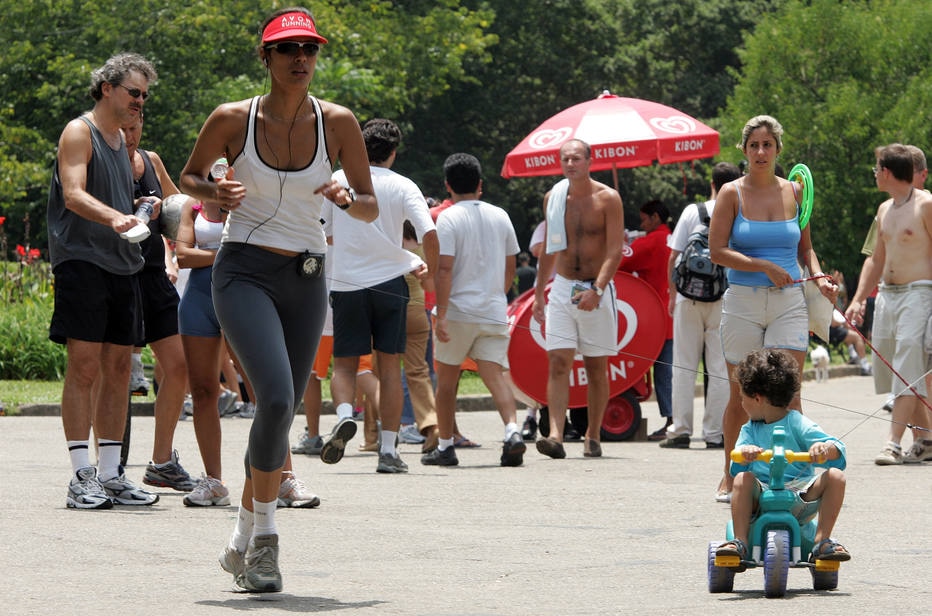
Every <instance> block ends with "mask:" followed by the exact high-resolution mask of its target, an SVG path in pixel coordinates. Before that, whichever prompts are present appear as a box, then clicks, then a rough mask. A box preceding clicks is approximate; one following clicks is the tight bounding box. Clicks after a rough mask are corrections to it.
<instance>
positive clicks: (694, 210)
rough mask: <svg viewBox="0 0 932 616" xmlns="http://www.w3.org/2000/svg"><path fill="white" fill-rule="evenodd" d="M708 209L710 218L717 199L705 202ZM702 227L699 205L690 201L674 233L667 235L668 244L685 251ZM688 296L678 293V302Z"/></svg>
mask: <svg viewBox="0 0 932 616" xmlns="http://www.w3.org/2000/svg"><path fill="white" fill-rule="evenodd" d="M705 207H706V210H708V212H709V219H710V220H711V219H712V210H714V209H715V199H712V200H711V201H706V202H705ZM701 227H702V222H701V221H700V220H699V207H698V206H697V205H696V204H695V203H690V204H689V205H687V206H686V207H685V208H684V209H683V213H682V214H680V219H679V220H678V221H677V222H676V227H674V228H673V233H671V234H670V235H669V236H668V237H667V246H669V247H670V250H675V251H677V252H680V253H681V252H683V251H684V250H686V244H688V243H689V236H690V235H692V234H693V233H695V232H696V231H698V230H699V229H700V228H701ZM685 299H686V298H685V297H683V296H682V295H680V294H679V293H677V294H676V303H677V304H678V303H680V302H682V301H684V300H685Z"/></svg>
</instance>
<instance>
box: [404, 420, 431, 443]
mask: <svg viewBox="0 0 932 616" xmlns="http://www.w3.org/2000/svg"><path fill="white" fill-rule="evenodd" d="M398 439H399V440H400V441H401V442H402V443H405V444H407V445H420V444H421V443H423V442H424V441H426V440H427V439H426V438H425V437H424V435H423V434H421V433H420V432H418V429H417V424H408V425H407V426H401V430H399V431H398Z"/></svg>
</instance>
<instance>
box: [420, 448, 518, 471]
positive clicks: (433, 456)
mask: <svg viewBox="0 0 932 616" xmlns="http://www.w3.org/2000/svg"><path fill="white" fill-rule="evenodd" d="M523 444H524V443H522V445H523ZM459 463H460V461H459V459H458V458H457V457H456V448H455V447H447V448H446V449H444V450H443V451H440V448H437V449H434V450H433V451H431V452H430V453H425V454H424V455H423V456H421V464H424V465H426V466H457V465H459Z"/></svg>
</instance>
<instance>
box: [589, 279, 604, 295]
mask: <svg viewBox="0 0 932 616" xmlns="http://www.w3.org/2000/svg"><path fill="white" fill-rule="evenodd" d="M592 290H593V291H595V294H596V295H598V296H599V297H602V294H603V293H605V289H600V288H599V287H597V286H596V284H595V283H594V282H593V283H592Z"/></svg>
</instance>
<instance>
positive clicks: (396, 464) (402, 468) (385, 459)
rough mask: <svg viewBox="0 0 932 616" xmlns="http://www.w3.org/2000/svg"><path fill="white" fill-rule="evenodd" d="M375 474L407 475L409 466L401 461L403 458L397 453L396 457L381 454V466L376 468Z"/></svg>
mask: <svg viewBox="0 0 932 616" xmlns="http://www.w3.org/2000/svg"><path fill="white" fill-rule="evenodd" d="M375 472H377V473H407V472H408V465H407V464H405V463H404V460H402V459H401V456H399V455H398V453H397V452H396V453H395V454H394V455H392V454H390V453H380V454H379V465H378V466H377V467H376V469H375Z"/></svg>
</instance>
